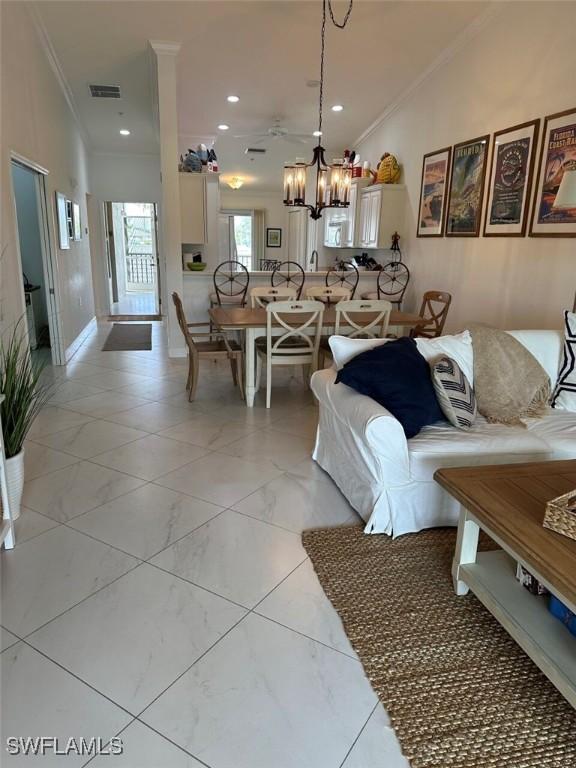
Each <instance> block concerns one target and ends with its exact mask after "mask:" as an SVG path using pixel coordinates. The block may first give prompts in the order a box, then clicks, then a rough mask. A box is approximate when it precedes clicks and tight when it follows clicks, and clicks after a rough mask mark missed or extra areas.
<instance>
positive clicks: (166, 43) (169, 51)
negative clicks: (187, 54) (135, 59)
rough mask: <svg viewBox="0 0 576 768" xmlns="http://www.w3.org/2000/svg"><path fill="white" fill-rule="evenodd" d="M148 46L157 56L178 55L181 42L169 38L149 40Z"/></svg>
mask: <svg viewBox="0 0 576 768" xmlns="http://www.w3.org/2000/svg"><path fill="white" fill-rule="evenodd" d="M148 42H149V43H150V47H151V48H152V50H153V51H154V52H155V53H156V55H157V56H178V54H179V53H180V48H181V47H182V43H176V42H173V41H170V40H149V41H148Z"/></svg>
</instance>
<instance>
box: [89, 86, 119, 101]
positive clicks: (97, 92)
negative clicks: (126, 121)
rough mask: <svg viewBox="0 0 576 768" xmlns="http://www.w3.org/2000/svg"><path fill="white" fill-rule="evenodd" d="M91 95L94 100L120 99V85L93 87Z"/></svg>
mask: <svg viewBox="0 0 576 768" xmlns="http://www.w3.org/2000/svg"><path fill="white" fill-rule="evenodd" d="M90 95H91V96H92V98H94V99H120V98H122V96H121V94H120V86H119V85H91V86H90Z"/></svg>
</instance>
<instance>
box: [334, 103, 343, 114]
mask: <svg viewBox="0 0 576 768" xmlns="http://www.w3.org/2000/svg"><path fill="white" fill-rule="evenodd" d="M343 109H344V107H343V106H342V104H334V106H333V107H332V112H342V110H343Z"/></svg>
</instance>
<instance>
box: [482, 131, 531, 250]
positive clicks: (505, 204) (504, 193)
mask: <svg viewBox="0 0 576 768" xmlns="http://www.w3.org/2000/svg"><path fill="white" fill-rule="evenodd" d="M539 127H540V120H532V121H530V122H529V123H522V125H515V126H513V127H512V128H507V129H506V130H504V131H498V132H497V133H495V134H494V144H493V145H492V162H491V164H490V176H489V183H488V200H487V203H486V218H485V219H484V236H485V237H494V236H500V237H523V236H524V235H525V234H526V224H527V223H528V208H529V206H530V190H531V188H532V174H533V171H534V156H535V148H536V142H537V141H538V128H539Z"/></svg>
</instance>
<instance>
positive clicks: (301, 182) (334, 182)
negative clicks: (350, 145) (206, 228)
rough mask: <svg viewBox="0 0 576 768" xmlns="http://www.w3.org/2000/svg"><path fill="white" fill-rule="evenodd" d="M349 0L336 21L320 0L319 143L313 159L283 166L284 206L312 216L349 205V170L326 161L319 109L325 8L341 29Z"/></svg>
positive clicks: (345, 164)
mask: <svg viewBox="0 0 576 768" xmlns="http://www.w3.org/2000/svg"><path fill="white" fill-rule="evenodd" d="M352 2H353V0H350V4H349V6H348V10H347V11H346V15H345V16H344V20H343V21H342V22H338V21H336V19H335V18H334V13H333V11H332V4H331V2H330V0H322V33H321V48H320V96H319V104H318V130H317V131H316V132H315V135H316V136H318V145H317V146H316V147H314V150H313V154H312V161H311V162H310V163H305V162H303V161H296V162H295V163H286V164H285V165H284V205H287V206H290V207H299V208H307V209H308V210H309V211H310V216H311V217H312V218H313V219H319V218H320V217H321V216H322V211H323V210H324V208H347V207H348V206H349V205H350V183H351V180H352V169H351V168H350V167H349V165H348V162H347V161H346V162H344V160H334V162H333V163H332V164H331V165H328V164H327V163H326V159H325V156H324V153H325V149H324V147H323V146H322V144H321V136H322V108H323V100H324V49H325V38H326V8H327V7H328V10H329V12H330V18H331V19H332V22H333V23H334V25H335V26H336V27H338V28H339V29H344V27H345V26H346V24H347V23H348V19H349V18H350V13H351V12H352ZM309 168H311V169H315V170H316V185H315V190H314V205H311V204H310V203H306V174H307V170H308V169H309Z"/></svg>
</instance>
